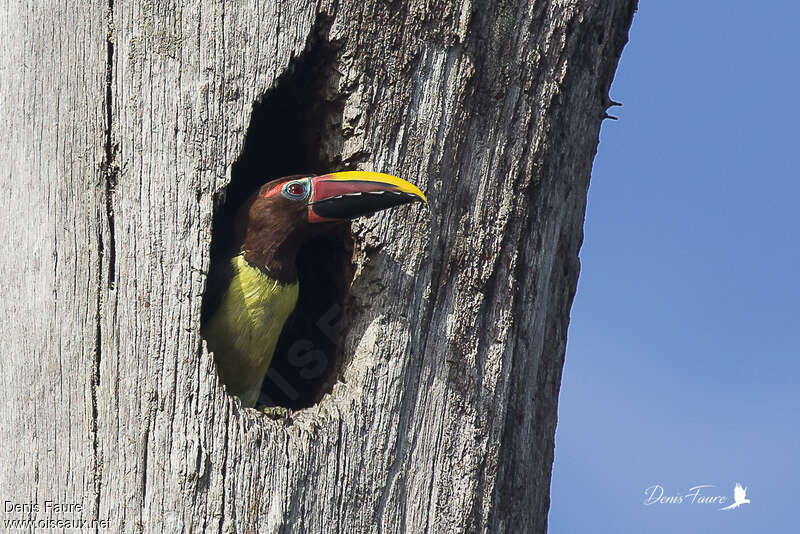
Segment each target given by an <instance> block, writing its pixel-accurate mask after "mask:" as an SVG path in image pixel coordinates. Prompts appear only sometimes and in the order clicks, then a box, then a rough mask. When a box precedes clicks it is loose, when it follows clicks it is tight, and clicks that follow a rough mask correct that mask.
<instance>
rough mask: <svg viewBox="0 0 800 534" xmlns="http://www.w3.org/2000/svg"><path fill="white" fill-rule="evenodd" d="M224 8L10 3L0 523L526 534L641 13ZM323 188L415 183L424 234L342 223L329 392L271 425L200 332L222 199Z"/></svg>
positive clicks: (343, 0) (573, 7)
mask: <svg viewBox="0 0 800 534" xmlns="http://www.w3.org/2000/svg"><path fill="white" fill-rule="evenodd" d="M241 4H242V3H240V2H223V1H221V0H215V1H208V2H202V3H201V2H181V1H174V2H161V3H158V2H146V1H132V2H121V1H116V2H115V1H114V0H108V3H107V4H106V5H102V6H101V5H99V4H98V3H97V2H85V1H83V0H75V1H73V2H63V3H57V2H54V1H53V2H49V1H43V2H33V3H27V5H26V3H23V2H16V1H13V0H11V1H9V2H8V3H7V4H6V6H5V8H4V10H5V17H4V23H3V31H2V32H0V43H1V44H0V102H2V118H3V128H2V130H0V139H1V140H2V143H0V145H1V146H2V151H0V169H1V170H2V171H1V172H2V175H1V176H2V180H3V188H2V189H3V193H2V195H0V198H1V199H2V200H0V202H1V203H2V210H0V220H2V229H3V236H4V237H3V241H2V245H0V246H1V247H2V258H3V259H2V262H3V276H2V277H0V288H1V289H2V295H3V296H2V317H3V324H4V326H5V329H6V336H5V341H4V344H3V347H4V350H3V357H2V358H1V359H0V377H2V381H3V382H2V386H3V387H2V393H0V395H1V396H2V416H3V425H2V426H1V427H0V451H2V452H0V458H1V459H2V463H3V466H4V467H3V469H2V471H1V474H0V494H1V495H2V496H3V499H4V500H5V501H6V503H11V504H10V505H9V504H4V511H3V517H2V519H3V520H4V521H6V520H11V519H25V518H28V519H33V520H34V521H37V522H39V523H34V524H32V525H31V526H38V527H46V526H48V523H42V522H43V521H44V522H47V521H55V520H59V519H61V520H70V521H79V520H86V521H87V522H89V523H88V525H89V526H92V525H94V526H95V527H98V528H99V529H102V528H103V527H104V526H108V528H110V529H111V530H112V531H116V530H119V531H121V532H138V531H146V532H160V531H162V530H163V531H165V532H201V531H202V532H313V533H317V532H320V533H321V532H514V533H516V532H544V531H545V530H546V520H547V510H548V504H549V486H550V472H551V465H552V461H553V437H554V431H555V422H556V402H557V396H558V389H559V383H560V377H561V369H562V362H563V356H564V347H565V340H566V332H567V324H568V321H569V309H570V305H571V301H572V297H573V294H574V292H575V286H576V281H577V277H578V270H579V264H578V249H579V247H580V244H581V239H582V224H583V215H584V207H585V203H586V191H587V186H588V180H589V174H590V169H591V164H592V158H593V156H594V153H595V150H596V146H597V141H598V133H599V129H600V124H601V121H602V120H603V116H604V113H605V110H606V108H607V106H608V104H609V100H608V96H607V94H608V88H609V85H610V83H611V80H612V76H613V73H614V69H615V67H616V63H617V59H618V57H619V55H620V52H621V50H622V47H623V45H624V43H625V42H626V39H627V31H628V27H629V25H630V23H631V20H632V16H633V11H634V9H635V4H636V1H635V0H610V1H605V2H586V1H581V0H567V1H564V2H549V1H544V0H528V1H525V0H510V1H500V0H496V1H488V2H484V3H481V4H480V5H478V4H475V5H473V4H472V2H470V1H469V0H442V1H438V2H433V3H432V4H431V3H429V2H419V1H410V2H381V1H377V0H354V1H350V0H340V1H336V0H322V1H321V2H303V1H297V0H287V1H284V2H263V3H261V5H259V6H252V5H251V6H244V5H241ZM343 168H360V169H366V170H377V171H382V172H388V173H393V174H396V175H398V176H401V177H404V178H406V179H409V180H411V181H413V182H415V183H416V184H417V185H419V186H420V187H421V188H422V189H423V190H424V191H426V193H427V194H428V197H429V199H430V203H431V210H430V212H429V213H428V212H425V211H423V210H420V209H418V208H416V207H412V208H403V209H402V210H399V211H394V212H388V213H381V214H378V215H376V216H374V217H371V218H368V219H364V220H360V221H358V222H356V223H354V224H353V225H352V229H351V233H350V234H349V235H346V236H344V238H343V239H344V240H345V241H347V242H352V254H350V251H349V250H347V249H346V248H345V249H343V250H345V252H347V254H348V255H347V257H346V262H345V263H346V265H343V266H337V265H333V267H332V269H333V270H334V271H336V270H337V269H339V270H341V269H344V270H345V271H347V269H349V271H347V272H346V273H344V274H341V273H340V274H339V275H338V276H339V277H338V278H337V280H339V282H342V281H344V283H345V285H346V289H347V295H346V296H344V297H341V298H340V297H336V298H339V299H340V302H341V307H342V309H343V310H344V312H343V313H340V314H339V315H343V319H344V320H341V321H339V322H338V326H337V328H338V331H339V332H340V334H341V336H342V337H341V338H337V342H336V343H335V351H334V353H332V355H331V358H333V359H334V360H335V361H334V362H333V365H332V366H329V367H330V373H332V374H330V377H332V381H331V382H329V383H328V384H327V389H323V390H320V391H319V392H318V393H319V394H320V395H322V394H324V396H323V397H322V398H321V400H319V402H312V403H311V404H313V405H312V406H311V407H308V408H305V409H302V410H298V411H296V412H295V413H293V415H292V417H291V419H289V420H284V421H273V420H272V419H269V418H267V417H265V416H263V415H260V414H258V413H256V412H255V411H253V410H243V409H241V408H240V406H239V405H238V403H237V402H236V401H235V400H234V399H232V398H230V397H229V396H228V395H227V394H226V393H225V390H224V388H223V387H222V386H221V385H220V383H219V381H218V378H217V375H216V371H215V368H214V363H213V359H212V358H211V357H210V355H209V354H208V352H207V351H206V349H205V346H204V343H203V341H202V339H201V337H200V335H199V325H200V310H201V302H202V298H203V292H204V286H205V281H206V278H205V277H206V273H207V271H208V267H209V262H210V261H211V259H210V248H209V245H210V240H211V236H212V226H213V225H212V221H213V220H214V211H215V209H221V208H220V204H219V202H215V199H216V200H219V199H220V198H221V197H220V195H219V193H221V192H224V191H225V188H226V186H227V185H228V184H229V182H231V180H234V181H235V180H237V179H238V180H240V181H243V182H242V183H244V182H247V183H253V181H254V180H261V179H262V178H263V179H264V180H265V179H266V178H267V177H274V176H278V175H280V174H281V173H283V174H290V173H292V171H294V172H305V171H312V172H313V171H331V170H338V169H343ZM229 193H230V191H229ZM348 246H349V245H348ZM337 257H338V258H340V259H341V257H342V254H341V250H339V256H337ZM337 261H340V260H337ZM323 263H324V262H323ZM340 268H341V269H340ZM334 300H335V299H334ZM316 400H318V399H316V398H315V399H314V401H316ZM46 501H54V502H57V503H62V504H63V503H67V504H75V505H79V508H78V509H76V508H75V507H74V506H73V507H72V509H71V511H70V510H65V509H63V508H62V509H57V510H54V509H53V507H52V505H51V506H49V507H48V506H47V504H46ZM26 504H27V505H29V506H28V507H27V508H26V507H25V506H23V505H26ZM33 504H36V505H37V506H35V507H34V506H33ZM9 507H10V508H11V509H10V510H9ZM97 520H99V521H100V523H99V524H98V523H92V521H97ZM104 522H105V523H104ZM49 525H50V526H52V525H53V524H52V523H49Z"/></svg>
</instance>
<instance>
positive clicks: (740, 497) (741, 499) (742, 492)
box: [720, 482, 750, 510]
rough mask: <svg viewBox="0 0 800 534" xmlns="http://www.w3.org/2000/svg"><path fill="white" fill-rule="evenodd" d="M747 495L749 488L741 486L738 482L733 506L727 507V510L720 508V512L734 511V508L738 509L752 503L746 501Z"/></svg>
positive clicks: (748, 500)
mask: <svg viewBox="0 0 800 534" xmlns="http://www.w3.org/2000/svg"><path fill="white" fill-rule="evenodd" d="M746 495H747V488H743V487H742V485H741V484H739V483H738V482H737V483H736V487H735V488H733V504H731V505H729V506H726V507H725V508H720V510H733V509H734V508H738V507H739V506H741V505H743V504H745V503H748V504H749V503H750V499H746V498H745V497H746Z"/></svg>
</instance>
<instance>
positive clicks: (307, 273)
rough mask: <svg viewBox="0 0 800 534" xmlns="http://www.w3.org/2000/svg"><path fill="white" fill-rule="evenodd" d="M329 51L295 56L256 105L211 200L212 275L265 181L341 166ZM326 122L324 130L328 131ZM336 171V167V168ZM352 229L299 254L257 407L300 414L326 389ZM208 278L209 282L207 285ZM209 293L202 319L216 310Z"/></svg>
mask: <svg viewBox="0 0 800 534" xmlns="http://www.w3.org/2000/svg"><path fill="white" fill-rule="evenodd" d="M333 58H334V53H333V52H332V51H331V50H330V49H329V48H328V47H327V46H326V44H325V43H323V42H320V43H317V44H315V45H313V46H310V47H309V49H308V50H307V51H306V52H305V53H303V54H302V55H301V56H299V57H298V58H296V59H295V60H294V61H293V62H292V64H291V66H290V68H289V69H288V70H287V73H286V74H285V75H283V76H282V77H281V78H280V79H279V80H278V81H277V83H276V85H275V87H274V88H273V89H272V90H270V91H269V92H268V93H267V94H266V95H264V97H263V98H261V99H260V100H259V101H257V102H256V103H255V104H254V105H253V111H252V116H251V119H250V125H249V127H248V129H247V132H246V135H245V142H244V148H243V150H242V153H241V155H240V157H239V159H238V160H237V161H236V162H235V163H234V165H233V168H232V171H231V182H230V184H229V185H228V186H227V188H226V191H225V195H224V197H225V198H224V200H223V199H216V200H217V202H216V206H215V214H214V220H213V232H212V234H213V235H212V240H211V265H212V268H211V273H214V272H215V271H218V270H219V269H215V266H224V265H225V264H227V262H228V261H229V259H230V258H231V257H233V256H234V255H236V254H237V253H238V252H239V251H238V250H236V244H235V243H233V220H234V216H235V214H236V211H237V210H238V208H239V207H240V206H241V205H242V204H243V203H244V201H245V200H247V198H248V197H249V196H250V195H251V194H252V193H253V192H254V191H255V190H256V189H258V187H259V186H261V185H262V184H264V183H265V182H267V181H269V180H272V179H275V178H279V177H282V176H287V175H292V174H320V173H323V172H329V171H333V170H339V168H340V167H341V165H340V164H339V165H338V166H337V162H334V161H328V160H326V157H325V156H323V155H322V149H321V141H322V136H323V135H324V133H323V132H326V131H328V132H330V131H331V125H332V124H333V125H334V128H335V125H336V124H338V122H337V121H338V118H339V117H341V106H340V105H339V104H337V102H331V101H330V100H329V99H328V100H326V97H325V91H324V88H325V85H324V84H326V83H328V81H329V79H330V76H331V75H332V73H334V72H335V71H334V70H333ZM326 121H328V122H327V125H326ZM334 167H336V168H334ZM352 243H353V242H352V238H351V236H350V233H349V227H348V226H347V225H342V226H340V227H333V229H332V231H331V232H329V233H327V234H326V235H324V236H321V237H317V238H315V239H313V240H312V241H309V242H308V243H307V244H306V245H304V246H303V247H302V248H301V249H300V252H299V254H298V258H297V270H298V279H299V284H300V291H299V297H298V303H297V307H296V308H295V311H294V313H293V314H292V316H291V317H290V318H289V320H288V321H287V323H286V325H285V326H284V330H283V333H282V334H281V338H280V340H279V342H278V346H277V348H276V350H275V354H274V357H273V360H272V364H271V366H270V369H269V370H268V372H267V377H266V379H265V380H264V386H263V388H262V396H261V403H262V404H265V405H272V406H285V407H288V408H292V409H300V408H305V407H308V406H311V405H313V404H315V403H316V402H318V401H319V399H320V398H321V397H322V396H323V395H324V394H325V393H326V392H327V391H329V389H330V387H331V385H332V383H333V380H334V379H335V373H336V371H337V361H338V360H339V359H340V358H339V353H340V339H341V332H340V327H339V325H341V324H342V322H341V318H342V314H343V312H342V310H343V307H344V299H345V296H346V293H347V288H348V287H349V284H350V282H351V280H352V276H353V269H352V265H351V258H352ZM212 282H213V280H211V276H210V279H209V282H208V283H209V284H211V283H212ZM218 297H221V295H216V296H212V295H211V292H210V291H208V290H207V291H206V294H205V296H204V299H203V307H202V320H203V321H205V320H207V319H208V317H209V316H210V315H211V313H213V310H215V309H216V306H217V304H218V300H217V302H214V299H215V298H218Z"/></svg>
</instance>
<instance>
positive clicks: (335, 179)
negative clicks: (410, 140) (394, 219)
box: [308, 171, 428, 222]
mask: <svg viewBox="0 0 800 534" xmlns="http://www.w3.org/2000/svg"><path fill="white" fill-rule="evenodd" d="M415 200H419V201H422V202H424V203H426V204H427V203H428V200H427V199H426V198H425V195H423V194H422V191H420V190H419V188H418V187H417V186H415V185H414V184H412V183H409V182H406V181H405V180H402V179H400V178H397V177H395V176H390V175H388V174H382V173H379V172H361V171H347V172H335V173H333V174H324V175H322V176H315V177H313V178H311V195H310V198H309V201H308V221H309V222H328V221H336V220H344V219H355V218H356V217H361V216H362V215H370V214H372V213H375V212H376V211H380V210H385V209H387V208H393V207H395V206H400V205H402V204H408V203H409V202H414V201H415Z"/></svg>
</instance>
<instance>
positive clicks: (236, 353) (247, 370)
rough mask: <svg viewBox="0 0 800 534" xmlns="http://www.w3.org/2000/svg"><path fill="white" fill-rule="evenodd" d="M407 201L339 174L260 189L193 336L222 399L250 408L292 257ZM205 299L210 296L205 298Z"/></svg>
mask: <svg viewBox="0 0 800 534" xmlns="http://www.w3.org/2000/svg"><path fill="white" fill-rule="evenodd" d="M413 201H421V202H424V203H427V199H426V198H425V195H424V194H423V193H422V191H420V190H419V189H418V188H417V187H416V186H415V185H413V184H411V183H409V182H407V181H405V180H402V179H400V178H397V177H395V176H390V175H388V174H382V173H376V172H361V171H347V172H336V173H332V174H325V175H322V176H303V175H300V176H287V177H284V178H279V179H277V180H272V181H270V182H268V183H266V184H264V185H262V186H261V187H260V188H259V189H258V190H257V191H256V192H255V193H253V195H252V196H251V197H250V198H249V199H248V200H247V201H246V202H245V203H244V204H243V205H242V206H241V207H240V208H239V209H238V211H237V212H236V215H235V217H234V221H233V238H234V243H233V247H231V249H232V250H234V251H238V253H237V254H236V255H235V256H234V257H232V258H230V259H229V260H228V261H226V262H218V265H217V266H214V265H212V269H211V271H210V272H209V275H208V281H207V289H206V293H207V294H206V299H207V300H210V301H212V302H213V309H211V310H210V311H205V310H204V318H203V323H202V325H201V333H202V335H203V337H204V338H205V340H206V343H207V345H208V349H209V350H210V351H211V352H212V353H213V354H214V359H215V361H216V364H217V369H218V371H219V373H220V377H221V379H222V382H223V383H224V384H225V385H226V387H227V389H228V392H229V393H230V394H232V395H237V396H238V397H239V398H240V399H241V401H242V405H243V406H249V407H253V406H255V405H256V403H257V402H258V399H259V395H260V393H261V385H262V382H263V381H264V377H265V376H266V373H267V369H268V368H269V365H270V362H271V361H272V356H273V353H274V352H275V346H276V344H277V343H278V338H279V336H280V334H281V331H282V329H283V326H284V324H285V323H286V320H287V319H288V318H289V316H290V315H291V313H292V311H293V310H294V308H295V305H296V304H297V295H298V280H297V267H296V256H297V251H298V250H299V248H300V247H302V246H303V245H304V244H305V243H306V242H307V241H308V240H309V239H311V238H312V237H316V236H318V235H321V234H324V233H325V232H326V231H330V230H331V229H332V226H333V225H336V224H342V222H344V221H348V220H350V219H354V218H356V217H361V216H364V215H370V214H372V213H375V212H377V211H380V210H384V209H388V208H392V207H395V206H400V205H403V204H407V203H409V202H413ZM209 293H210V294H211V295H210V296H209Z"/></svg>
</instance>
